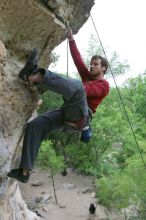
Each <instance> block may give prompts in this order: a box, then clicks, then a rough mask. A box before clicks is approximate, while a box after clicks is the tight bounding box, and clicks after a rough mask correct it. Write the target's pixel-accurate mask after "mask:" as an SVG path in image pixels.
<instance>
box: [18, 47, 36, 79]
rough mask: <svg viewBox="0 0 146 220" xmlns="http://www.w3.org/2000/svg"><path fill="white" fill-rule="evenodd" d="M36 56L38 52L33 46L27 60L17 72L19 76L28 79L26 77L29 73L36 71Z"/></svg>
mask: <svg viewBox="0 0 146 220" xmlns="http://www.w3.org/2000/svg"><path fill="white" fill-rule="evenodd" d="M38 57H39V52H38V49H37V48H34V49H33V50H32V51H31V52H30V54H29V57H28V59H27V62H26V64H25V66H24V67H23V69H22V70H21V71H20V72H19V75H18V76H19V78H20V79H22V80H24V81H28V77H29V75H31V74H35V73H36V72H37V71H38Z"/></svg>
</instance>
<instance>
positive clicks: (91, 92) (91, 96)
mask: <svg viewBox="0 0 146 220" xmlns="http://www.w3.org/2000/svg"><path fill="white" fill-rule="evenodd" d="M69 46H70V52H71V55H72V58H73V60H74V63H75V65H76V68H77V70H78V72H79V74H80V76H81V79H82V82H83V85H84V88H85V91H86V95H87V102H88V106H89V107H90V108H91V110H92V111H93V112H96V108H97V106H98V105H99V104H100V103H101V101H102V100H103V98H104V97H105V96H107V95H108V93H109V83H108V82H107V81H106V80H105V79H91V76H90V72H89V70H88V68H87V66H86V65H85V64H84V62H83V59H82V57H81V55H80V52H79V50H78V48H77V46H76V43H75V41H74V40H71V41H69Z"/></svg>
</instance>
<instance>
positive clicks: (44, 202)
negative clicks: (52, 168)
mask: <svg viewBox="0 0 146 220" xmlns="http://www.w3.org/2000/svg"><path fill="white" fill-rule="evenodd" d="M54 180H55V188H56V195H57V201H58V204H56V202H55V197H54V193H53V185H52V180H51V177H50V175H49V172H47V171H42V170H38V169H35V171H34V173H33V174H32V175H31V177H30V180H29V182H28V183H27V184H21V183H19V186H20V188H21V191H22V196H23V198H24V200H25V201H26V202H27V204H28V206H29V208H30V209H31V210H33V211H35V212H37V214H38V215H40V219H45V220H108V219H110V220H122V218H119V217H116V216H115V217H112V218H108V217H107V215H106V212H105V209H104V208H103V207H101V206H100V205H97V207H96V213H95V215H91V214H90V213H89V206H90V204H91V203H93V204H95V205H96V203H97V202H96V199H95V193H94V187H93V178H91V177H88V176H82V175H78V174H76V173H75V172H74V171H71V170H68V174H67V175H66V176H62V175H61V174H58V175H56V176H55V177H54ZM35 183H38V185H39V186H33V185H32V184H35Z"/></svg>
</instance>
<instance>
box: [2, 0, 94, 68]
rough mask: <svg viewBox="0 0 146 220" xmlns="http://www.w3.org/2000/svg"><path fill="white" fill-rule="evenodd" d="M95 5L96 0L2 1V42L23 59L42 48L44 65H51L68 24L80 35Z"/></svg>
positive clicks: (64, 36)
mask: <svg viewBox="0 0 146 220" xmlns="http://www.w3.org/2000/svg"><path fill="white" fill-rule="evenodd" d="M93 5H94V0H90V1H85V0H56V1H54V0H21V1H19V0H13V1H12V0H8V1H5V0H1V1H0V25H1V28H0V39H1V40H2V41H3V43H4V44H5V46H6V48H7V49H9V50H12V51H13V52H15V53H16V55H17V56H18V57H19V59H20V60H22V59H25V58H26V56H27V55H28V53H29V51H30V50H31V49H32V48H33V47H37V48H39V49H40V53H41V63H42V64H44V65H47V64H49V63H50V62H51V60H50V56H49V55H50V54H51V51H52V50H53V49H54V48H55V47H56V46H57V45H59V44H60V43H61V42H62V41H63V40H64V39H65V38H66V35H65V32H64V28H65V25H64V21H66V22H68V23H69V24H70V26H71V27H72V29H73V33H76V32H77V31H78V30H79V29H80V28H81V26H82V25H83V24H84V23H85V22H86V20H87V19H88V16H89V12H90V10H91V8H92V6H93Z"/></svg>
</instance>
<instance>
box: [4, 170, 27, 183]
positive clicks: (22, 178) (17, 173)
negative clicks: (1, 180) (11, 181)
mask: <svg viewBox="0 0 146 220" xmlns="http://www.w3.org/2000/svg"><path fill="white" fill-rule="evenodd" d="M7 176H8V177H11V178H15V179H17V180H19V181H20V182H22V183H27V182H28V180H29V177H30V174H29V172H28V173H27V175H23V174H22V169H21V168H19V169H12V170H11V171H10V172H9V173H8V174H7Z"/></svg>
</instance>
